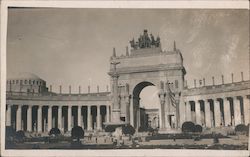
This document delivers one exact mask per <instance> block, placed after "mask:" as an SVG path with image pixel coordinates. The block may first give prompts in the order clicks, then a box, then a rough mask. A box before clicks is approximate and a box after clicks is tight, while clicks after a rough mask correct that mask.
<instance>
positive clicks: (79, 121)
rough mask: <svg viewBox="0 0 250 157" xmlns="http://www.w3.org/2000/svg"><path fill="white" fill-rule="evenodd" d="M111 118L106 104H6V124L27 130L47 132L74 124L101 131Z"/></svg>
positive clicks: (69, 128) (68, 129)
mask: <svg viewBox="0 0 250 157" xmlns="http://www.w3.org/2000/svg"><path fill="white" fill-rule="evenodd" d="M109 121H110V106H108V105H87V106H84V105H77V106H74V105H65V106H63V105H16V104H7V105H6V126H12V127H13V128H15V129H16V130H24V131H29V132H39V133H41V132H49V131H50V129H51V128H59V129H60V131H62V132H67V131H71V129H72V127H74V126H81V127H82V128H83V129H84V130H88V131H91V130H103V129H104V125H103V123H104V122H109Z"/></svg>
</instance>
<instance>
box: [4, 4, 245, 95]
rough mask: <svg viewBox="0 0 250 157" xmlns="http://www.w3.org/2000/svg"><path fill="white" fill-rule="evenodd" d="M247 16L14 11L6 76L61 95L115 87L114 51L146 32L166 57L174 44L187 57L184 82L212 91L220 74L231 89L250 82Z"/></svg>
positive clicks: (207, 12) (233, 13) (226, 13)
mask: <svg viewBox="0 0 250 157" xmlns="http://www.w3.org/2000/svg"><path fill="white" fill-rule="evenodd" d="M248 13H249V12H248V10H229V9H227V10H226V9H223V10H199V9H196V10H194V9H179V10H177V9H38V8H36V9H9V16H8V37H7V75H8V77H11V76H16V75H17V73H19V72H31V73H34V74H36V75H38V76H39V77H41V78H42V79H44V80H46V81H47V84H48V85H50V84H52V85H53V86H54V89H55V90H56V91H58V88H59V87H58V86H59V85H63V86H64V88H63V91H65V92H66V91H68V86H69V85H72V91H73V92H74V91H75V92H76V91H77V89H78V86H79V85H81V86H82V88H84V89H83V90H84V91H87V86H88V85H89V84H90V85H91V90H92V91H96V85H100V90H101V91H105V90H106V85H109V76H108V75H107V72H108V70H109V58H110V56H111V54H112V48H113V47H115V48H116V50H117V54H118V55H121V54H125V47H126V46H129V40H131V39H132V38H133V37H135V38H137V37H138V36H139V35H140V34H142V32H143V30H144V29H148V31H149V33H152V34H153V35H155V36H157V35H159V36H160V37H161V42H162V48H163V50H172V49H173V41H174V40H175V41H176V42H177V48H178V49H180V50H181V52H182V55H183V58H184V66H185V68H186V71H187V75H186V77H185V78H186V79H187V81H188V84H189V86H190V87H192V86H193V79H197V80H198V79H202V78H203V77H204V78H206V82H207V84H209V83H211V77H212V76H215V81H216V83H217V84H219V83H221V75H222V74H223V75H225V76H224V77H225V82H230V81H231V73H232V72H233V73H235V80H236V81H239V80H240V72H241V71H243V72H244V77H245V79H249V56H248V51H249V49H248V46H249V44H248V43H249V14H248Z"/></svg>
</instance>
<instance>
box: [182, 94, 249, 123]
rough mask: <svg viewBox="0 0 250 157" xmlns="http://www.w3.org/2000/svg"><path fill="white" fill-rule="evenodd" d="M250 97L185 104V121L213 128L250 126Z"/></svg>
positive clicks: (233, 97)
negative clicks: (239, 125)
mask: <svg viewBox="0 0 250 157" xmlns="http://www.w3.org/2000/svg"><path fill="white" fill-rule="evenodd" d="M249 109H250V99H249V96H247V95H245V96H231V97H224V98H214V99H195V100H188V101H186V102H185V121H192V122H194V123H196V124H199V125H202V126H205V127H208V128H213V127H221V126H237V125H238V124H245V125H247V124H249Z"/></svg>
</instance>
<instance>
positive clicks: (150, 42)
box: [130, 29, 160, 49]
mask: <svg viewBox="0 0 250 157" xmlns="http://www.w3.org/2000/svg"><path fill="white" fill-rule="evenodd" d="M130 46H131V47H132V48H133V49H140V48H151V47H160V37H159V36H157V38H156V39H155V38H154V36H153V35H152V34H150V36H149V35H148V31H147V30H146V29H145V30H144V32H143V35H140V37H139V38H138V41H135V39H134V38H133V40H131V41H130Z"/></svg>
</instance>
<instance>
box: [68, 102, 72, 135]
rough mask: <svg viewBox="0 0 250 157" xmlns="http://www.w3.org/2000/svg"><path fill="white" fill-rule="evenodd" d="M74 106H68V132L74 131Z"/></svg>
mask: <svg viewBox="0 0 250 157" xmlns="http://www.w3.org/2000/svg"><path fill="white" fill-rule="evenodd" d="M71 118H72V106H68V131H71V129H72V123H71V122H72V119H71Z"/></svg>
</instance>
